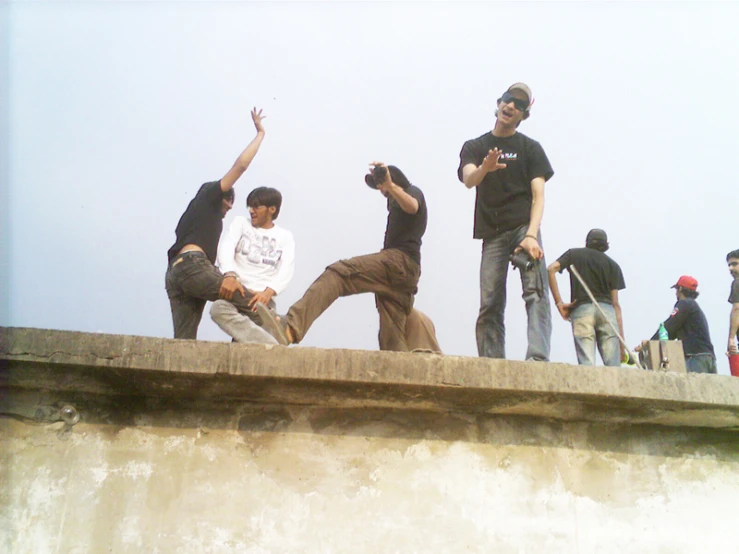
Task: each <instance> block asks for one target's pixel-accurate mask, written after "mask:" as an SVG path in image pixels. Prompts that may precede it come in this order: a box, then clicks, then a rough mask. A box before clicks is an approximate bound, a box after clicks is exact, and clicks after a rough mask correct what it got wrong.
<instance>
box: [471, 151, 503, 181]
mask: <svg viewBox="0 0 739 554" xmlns="http://www.w3.org/2000/svg"><path fill="white" fill-rule="evenodd" d="M502 153H503V152H502V151H501V150H498V149H497V148H494V149H493V150H488V155H487V156H485V159H484V160H483V161H482V165H480V167H478V166H476V165H475V164H473V163H468V164H466V165H465V166H464V167H463V168H462V182H463V183H464V185H465V186H466V187H467V188H468V189H471V188H474V187H476V186H478V185H479V184H480V183H482V180H483V179H484V178H485V175H487V174H488V173H492V172H493V171H498V170H499V169H505V168H506V167H508V166H507V165H506V164H501V163H498V159H499V158H500V155H501V154H502Z"/></svg>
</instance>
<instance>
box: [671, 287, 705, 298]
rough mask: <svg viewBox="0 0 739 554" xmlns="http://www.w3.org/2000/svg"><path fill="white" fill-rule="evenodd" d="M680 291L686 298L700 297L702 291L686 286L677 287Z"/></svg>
mask: <svg viewBox="0 0 739 554" xmlns="http://www.w3.org/2000/svg"><path fill="white" fill-rule="evenodd" d="M677 290H678V292H681V293H682V294H683V296H685V298H698V295H700V293H699V292H698V291H697V290H691V289H686V288H685V287H677Z"/></svg>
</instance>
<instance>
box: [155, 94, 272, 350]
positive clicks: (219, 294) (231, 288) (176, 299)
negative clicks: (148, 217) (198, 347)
mask: <svg viewBox="0 0 739 554" xmlns="http://www.w3.org/2000/svg"><path fill="white" fill-rule="evenodd" d="M264 117H266V116H263V115H262V110H259V111H257V109H256V108H254V109H253V110H252V112H251V118H252V121H253V122H254V127H255V128H256V130H257V135H256V137H254V139H253V140H252V141H251V142H250V143H249V145H248V146H247V147H246V148H245V149H244V151H243V152H242V153H241V154H240V155H239V157H238V158H237V159H236V161H235V162H234V164H233V167H231V169H229V170H228V172H227V173H226V174H225V175H224V176H223V178H221V179H220V180H219V181H212V182H209V183H205V184H204V185H202V186H201V187H200V190H198V193H197V194H196V195H195V198H193V200H192V201H191V202H190V204H189V205H188V206H187V209H186V210H185V212H184V213H183V214H182V217H181V218H180V221H179V222H178V224H177V228H176V230H175V235H176V239H175V243H174V244H173V245H172V247H171V248H170V249H169V251H168V252H167V259H168V262H169V264H168V266H167V273H166V275H165V288H166V290H167V296H168V297H169V303H170V307H171V309H172V321H173V323H174V337H175V338H176V339H195V338H197V334H198V326H199V325H200V320H201V318H202V316H203V309H204V308H205V303H206V302H207V301H216V300H218V299H219V298H223V299H225V300H229V301H231V302H232V303H233V304H234V306H236V308H237V309H238V310H239V311H240V312H241V313H247V312H249V311H250V309H251V308H250V306H249V300H250V297H251V295H250V294H248V293H246V294H245V292H243V291H241V290H238V286H237V285H238V283H237V280H236V278H235V277H225V278H224V276H223V275H222V274H221V272H220V271H219V270H218V269H216V267H215V265H213V264H215V262H216V253H217V250H218V240H219V239H220V237H221V232H222V231H223V218H224V217H226V214H227V213H228V211H229V210H230V209H231V208H232V207H233V203H234V199H235V193H234V190H233V186H234V184H235V183H236V181H237V180H238V179H239V177H241V176H242V175H243V174H244V172H245V171H246V170H247V168H248V167H249V165H250V164H251V162H252V160H253V159H254V156H256V155H257V152H258V151H259V147H260V145H261V144H262V140H263V139H264V126H263V125H262V119H264Z"/></svg>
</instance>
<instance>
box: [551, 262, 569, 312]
mask: <svg viewBox="0 0 739 554" xmlns="http://www.w3.org/2000/svg"><path fill="white" fill-rule="evenodd" d="M561 269H562V266H561V264H560V263H559V260H557V261H556V262H553V263H552V264H550V265H549V267H548V268H547V273H548V274H549V290H550V291H551V293H552V298H554V304H555V306H557V310H558V311H559V315H561V316H562V319H564V320H565V321H567V320H569V318H570V311H571V310H572V302H570V303H568V304H565V303H564V302H563V301H562V296H561V295H560V294H559V285H558V284H557V275H556V273H557V272H558V271H561Z"/></svg>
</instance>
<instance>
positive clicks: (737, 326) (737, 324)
mask: <svg viewBox="0 0 739 554" xmlns="http://www.w3.org/2000/svg"><path fill="white" fill-rule="evenodd" d="M726 263H727V264H728V265H729V273H731V276H732V277H733V278H734V280H733V281H732V283H731V292H730V293H729V303H730V304H731V313H730V315H729V340H728V343H727V345H726V353H727V355H729V356H732V355H736V354H739V349H737V341H739V250H732V251H731V252H729V253H728V254H727V255H726Z"/></svg>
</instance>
